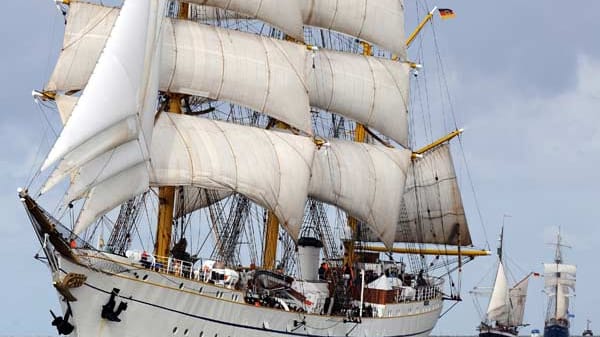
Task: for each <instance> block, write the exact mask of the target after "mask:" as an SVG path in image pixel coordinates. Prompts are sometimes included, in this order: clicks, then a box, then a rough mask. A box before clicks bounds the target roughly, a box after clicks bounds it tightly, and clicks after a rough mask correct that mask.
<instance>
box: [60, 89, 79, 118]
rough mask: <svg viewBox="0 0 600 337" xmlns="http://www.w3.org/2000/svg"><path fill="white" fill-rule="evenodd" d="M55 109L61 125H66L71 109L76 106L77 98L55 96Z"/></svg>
mask: <svg viewBox="0 0 600 337" xmlns="http://www.w3.org/2000/svg"><path fill="white" fill-rule="evenodd" d="M55 101H56V108H57V109H58V113H59V115H60V120H61V122H62V124H63V125H65V124H67V121H68V120H69V117H71V114H72V113H73V109H74V108H75V105H76V104H77V101H78V98H77V97H74V96H69V95H56V98H55Z"/></svg>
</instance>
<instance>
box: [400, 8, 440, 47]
mask: <svg viewBox="0 0 600 337" xmlns="http://www.w3.org/2000/svg"><path fill="white" fill-rule="evenodd" d="M436 9H437V7H433V9H432V10H431V12H429V13H427V16H426V17H425V18H424V19H423V21H421V23H419V25H418V26H417V28H415V30H414V31H413V32H412V33H411V34H410V36H409V37H408V40H406V47H410V44H411V43H412V42H413V41H414V40H415V38H416V37H417V35H419V33H420V32H421V30H422V29H423V27H425V25H426V24H427V22H429V20H431V18H433V13H434V12H435V10H436Z"/></svg>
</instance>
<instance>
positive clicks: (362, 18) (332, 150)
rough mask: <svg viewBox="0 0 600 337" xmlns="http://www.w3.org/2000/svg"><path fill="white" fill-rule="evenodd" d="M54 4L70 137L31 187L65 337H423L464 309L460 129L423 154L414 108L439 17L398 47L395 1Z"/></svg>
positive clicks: (46, 102)
mask: <svg viewBox="0 0 600 337" xmlns="http://www.w3.org/2000/svg"><path fill="white" fill-rule="evenodd" d="M56 3H57V6H58V8H59V9H60V12H61V13H62V14H63V15H64V17H65V35H64V41H63V46H62V49H61V52H60V56H59V58H58V61H57V64H56V66H55V69H54V71H53V73H52V75H51V77H50V79H49V81H48V83H47V84H46V86H45V87H44V88H43V89H40V90H38V91H34V93H33V95H34V98H35V100H36V101H37V102H38V103H39V104H40V106H42V108H44V109H49V110H52V111H57V112H58V116H59V117H60V122H61V123H62V125H61V126H62V131H61V132H60V134H59V135H58V136H57V139H56V141H55V142H54V143H53V145H52V146H51V149H50V151H49V153H48V154H47V156H46V157H45V160H44V161H43V163H41V165H40V168H41V169H40V170H39V172H38V173H37V174H36V175H35V176H34V177H33V178H32V181H31V183H30V184H29V185H28V186H27V187H25V188H22V189H19V191H18V194H19V197H20V199H21V201H22V202H23V205H24V206H25V209H26V212H27V214H28V216H29V219H30V220H31V224H32V225H33V228H34V232H35V234H36V237H37V239H38V240H39V242H40V245H41V249H42V253H40V254H37V255H36V259H38V260H39V261H41V262H42V263H43V264H44V265H45V266H47V267H48V268H49V270H50V274H51V278H50V280H49V281H50V282H51V283H52V285H53V286H54V288H55V289H56V292H57V294H58V299H59V302H60V305H61V309H62V312H53V311H51V317H50V318H51V324H52V325H53V326H55V327H56V329H57V331H58V333H59V334H61V335H72V336H126V337H130V336H140V337H141V336H144V337H153V336H197V337H213V336H214V337H232V336H249V337H251V336H297V335H302V336H323V337H324V336H340V337H341V336H369V337H379V336H389V337H391V336H414V337H419V336H427V335H429V334H430V332H431V331H432V329H433V328H434V326H435V325H436V322H437V321H438V318H439V317H440V313H441V311H442V308H443V301H445V300H451V301H456V300H460V273H461V271H462V270H463V266H464V265H465V264H466V263H467V262H469V261H471V260H472V259H473V258H474V257H476V256H482V255H488V254H489V252H487V251H485V250H482V249H476V248H473V242H472V239H471V235H470V232H469V227H468V225H467V220H466V216H465V212H464V208H463V203H462V199H461V194H460V191H459V185H458V182H457V177H456V174H455V168H454V162H453V160H452V155H451V151H450V142H451V140H452V139H454V138H455V137H457V136H458V135H459V134H460V133H461V132H462V130H460V129H458V128H456V129H453V130H446V131H448V132H450V133H449V134H448V135H447V136H444V137H441V138H439V139H437V140H435V139H436V138H437V137H431V139H430V140H431V142H427V143H423V144H429V145H426V146H423V147H418V146H417V145H416V144H417V141H419V140H418V137H416V133H417V131H416V130H417V129H418V128H417V127H416V126H415V124H417V123H416V122H415V121H414V118H415V117H414V116H412V114H411V113H410V112H411V111H414V110H416V109H414V108H411V109H409V102H410V101H411V98H410V97H411V95H409V91H408V89H409V86H410V84H411V83H417V84H419V83H423V82H419V81H424V80H423V79H422V78H423V76H422V74H421V75H419V72H421V73H423V72H426V71H425V70H424V69H423V67H422V64H420V63H417V62H412V61H410V59H409V58H408V53H407V48H408V46H409V45H410V44H411V42H412V41H413V40H415V38H416V37H417V34H418V32H419V31H420V30H421V29H422V28H423V27H425V26H426V24H427V23H428V22H430V21H431V20H432V18H433V17H434V15H435V14H437V12H436V11H435V10H434V11H429V12H427V11H426V12H425V13H423V14H426V16H425V19H423V20H422V21H421V23H420V24H419V26H418V27H417V29H416V30H415V31H414V33H413V34H411V35H410V37H409V38H407V39H406V40H404V38H403V36H404V4H403V2H402V1H399V0H357V1H336V0H316V1H309V0H285V1H282V0H261V1H249V0H190V1H189V3H188V2H178V1H166V0H124V1H123V4H122V5H121V6H119V7H110V6H106V5H102V4H94V3H89V2H83V1H75V0H62V1H56ZM440 14H441V15H443V16H446V17H447V16H452V15H453V13H452V11H451V10H448V9H446V10H441V11H440ZM439 61H440V60H438V62H439ZM417 75H418V76H417ZM417 87H418V85H417ZM421 97H423V96H421ZM415 100H416V101H417V102H419V100H418V99H415ZM422 103H423V102H421V104H418V105H417V106H421V108H423V107H426V106H427V104H422ZM430 117H431V116H429V115H428V114H424V115H423V121H427V123H424V125H426V126H427V125H428V124H431V120H432V119H430ZM56 120H57V121H58V117H57V118H56ZM426 129H427V130H428V132H425V133H426V134H428V135H430V136H431V135H432V134H433V131H432V128H429V127H426ZM409 131H410V132H409ZM424 139H428V138H427V137H424ZM57 196H58V197H57ZM53 198H54V199H53ZM55 199H61V201H60V202H59V203H58V205H57V206H56V207H53V206H42V205H47V204H51V203H52V201H53V200H55ZM48 207H51V208H48ZM48 209H53V210H52V211H49V210H48ZM445 280H449V281H448V282H445Z"/></svg>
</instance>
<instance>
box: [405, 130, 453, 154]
mask: <svg viewBox="0 0 600 337" xmlns="http://www.w3.org/2000/svg"><path fill="white" fill-rule="evenodd" d="M463 131H464V130H463V129H458V130H455V131H452V132H450V133H449V134H447V135H446V136H444V137H442V138H440V139H438V140H436V141H435V142H433V143H431V144H429V145H426V146H423V147H422V148H420V149H418V150H416V151H414V152H413V154H412V157H413V159H414V158H418V157H419V156H420V155H422V154H423V153H425V152H427V151H429V150H432V149H434V148H436V147H438V146H440V145H442V144H443V143H445V142H447V141H449V140H451V139H452V138H454V137H456V136H458V135H460V134H461V133H463Z"/></svg>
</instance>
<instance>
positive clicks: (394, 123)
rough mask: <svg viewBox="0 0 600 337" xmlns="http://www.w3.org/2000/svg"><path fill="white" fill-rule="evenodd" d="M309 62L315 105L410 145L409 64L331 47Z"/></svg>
mask: <svg viewBox="0 0 600 337" xmlns="http://www.w3.org/2000/svg"><path fill="white" fill-rule="evenodd" d="M308 62H309V64H308V65H307V69H308V73H309V74H310V75H309V80H308V81H309V97H310V103H311V105H312V106H315V107H318V108H321V109H324V110H328V111H331V112H335V113H338V114H340V115H343V116H346V117H349V118H352V119H353V120H355V121H357V122H360V123H361V124H363V125H365V126H367V127H372V128H373V129H375V130H377V131H379V132H381V133H383V134H384V135H386V136H388V137H390V138H392V139H393V140H395V141H396V142H397V143H399V144H401V145H402V146H404V147H408V82H409V79H408V77H409V71H410V66H409V65H408V64H406V63H402V62H395V61H390V60H386V59H382V58H375V57H366V56H361V55H355V54H349V53H340V52H332V51H327V50H321V51H319V52H318V53H316V57H314V58H311V59H309V60H308Z"/></svg>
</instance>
